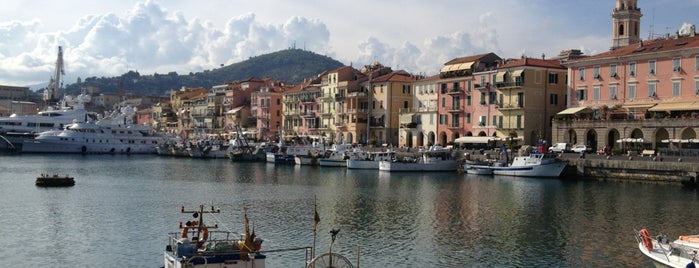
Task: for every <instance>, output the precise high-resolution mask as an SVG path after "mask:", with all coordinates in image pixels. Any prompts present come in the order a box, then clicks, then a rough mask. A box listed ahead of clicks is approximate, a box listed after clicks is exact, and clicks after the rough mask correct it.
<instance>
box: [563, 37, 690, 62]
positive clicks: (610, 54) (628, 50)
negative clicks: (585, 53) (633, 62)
mask: <svg viewBox="0 0 699 268" xmlns="http://www.w3.org/2000/svg"><path fill="white" fill-rule="evenodd" d="M697 47H699V35H697V36H680V37H671V38H662V39H655V40H644V41H641V42H640V43H638V44H633V45H628V46H625V47H620V48H617V49H614V50H610V51H607V52H604V53H600V54H597V55H593V56H589V57H586V58H583V59H580V60H577V61H573V63H575V62H585V61H589V60H599V59H605V58H617V57H623V56H632V55H633V56H635V55H643V54H650V53H660V52H667V51H675V50H683V49H690V48H697Z"/></svg>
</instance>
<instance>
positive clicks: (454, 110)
mask: <svg viewBox="0 0 699 268" xmlns="http://www.w3.org/2000/svg"><path fill="white" fill-rule="evenodd" d="M447 111H448V112H450V113H460V112H463V111H464V109H463V108H462V107H461V106H452V107H448V108H447Z"/></svg>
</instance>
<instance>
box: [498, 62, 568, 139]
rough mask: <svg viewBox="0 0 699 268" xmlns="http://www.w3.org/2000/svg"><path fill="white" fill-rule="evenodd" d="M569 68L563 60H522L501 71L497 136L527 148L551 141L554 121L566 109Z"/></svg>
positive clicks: (504, 67)
mask: <svg viewBox="0 0 699 268" xmlns="http://www.w3.org/2000/svg"><path fill="white" fill-rule="evenodd" d="M566 84H567V68H566V67H564V66H562V65H561V62H560V60H545V59H534V58H526V57H524V58H521V59H514V60H509V61H507V62H506V63H505V64H503V65H502V66H500V67H499V68H498V72H497V74H496V78H495V86H496V87H497V94H498V99H497V106H496V108H497V109H498V113H497V116H498V120H497V124H498V125H497V136H498V137H506V138H515V140H520V141H522V142H523V143H520V144H528V145H536V144H538V143H539V142H540V141H547V142H548V143H550V141H551V121H552V119H553V117H554V116H555V115H556V113H558V112H560V111H562V110H563V109H565V107H566V103H565V94H566V89H567V85H566Z"/></svg>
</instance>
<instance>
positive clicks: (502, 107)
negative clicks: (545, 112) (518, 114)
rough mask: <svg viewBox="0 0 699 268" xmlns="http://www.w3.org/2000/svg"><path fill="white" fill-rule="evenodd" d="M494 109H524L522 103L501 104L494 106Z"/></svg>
mask: <svg viewBox="0 0 699 268" xmlns="http://www.w3.org/2000/svg"><path fill="white" fill-rule="evenodd" d="M495 109H498V110H500V111H512V110H519V109H524V105H512V104H507V105H502V106H495Z"/></svg>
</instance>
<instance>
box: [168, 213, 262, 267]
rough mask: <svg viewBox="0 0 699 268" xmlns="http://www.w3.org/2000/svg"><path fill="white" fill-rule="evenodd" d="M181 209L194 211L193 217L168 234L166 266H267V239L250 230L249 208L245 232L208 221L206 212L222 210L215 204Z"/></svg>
mask: <svg viewBox="0 0 699 268" xmlns="http://www.w3.org/2000/svg"><path fill="white" fill-rule="evenodd" d="M180 211H181V213H184V214H189V215H192V218H191V219H189V220H187V221H186V222H185V223H184V224H182V223H181V222H180V225H179V229H180V231H179V232H174V233H169V234H168V244H167V245H166V246H165V253H164V265H165V266H164V267H165V268H185V267H192V268H204V267H228V268H247V267H262V268H264V267H265V259H266V258H267V256H265V255H264V254H262V253H261V252H260V249H261V246H262V241H263V240H262V239H260V238H258V237H257V236H256V235H255V231H254V230H252V231H250V227H249V222H248V216H247V212H246V213H245V218H244V219H245V233H244V234H237V233H234V232H232V231H230V230H219V225H218V223H213V222H211V223H210V222H205V221H204V220H205V219H204V214H214V213H220V212H221V211H220V209H215V208H214V207H213V206H212V207H211V209H204V206H203V205H201V206H199V208H198V209H197V210H186V209H185V208H184V206H182V207H181V209H180ZM212 218H214V219H217V218H216V217H212ZM207 220H208V219H207ZM221 226H225V224H221Z"/></svg>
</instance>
